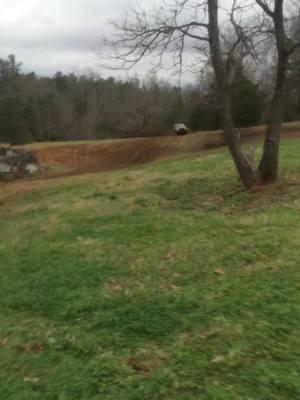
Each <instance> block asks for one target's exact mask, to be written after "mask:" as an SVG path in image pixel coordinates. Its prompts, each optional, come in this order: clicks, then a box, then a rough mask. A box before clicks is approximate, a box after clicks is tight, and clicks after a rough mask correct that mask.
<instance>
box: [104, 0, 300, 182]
mask: <svg viewBox="0 0 300 400" xmlns="http://www.w3.org/2000/svg"><path fill="white" fill-rule="evenodd" d="M287 1H289V0H286V2H287ZM290 1H291V2H293V0H290ZM228 3H229V2H228V1H225V0H223V1H221V0H220V1H219V0H174V2H173V3H171V4H164V5H163V6H162V7H160V8H158V9H156V10H154V11H152V12H147V11H145V10H137V9H135V10H131V11H130V12H129V13H128V14H127V16H125V17H124V18H122V19H120V20H117V21H113V26H114V29H115V32H116V37H115V38H114V39H112V40H105V44H106V45H107V46H108V48H109V53H108V56H109V58H110V60H111V59H114V60H116V61H119V62H121V64H119V65H118V66H116V67H114V68H122V69H128V68H131V67H132V66H134V65H135V64H137V63H138V62H140V61H142V60H143V59H144V58H145V57H147V56H149V55H150V56H151V57H152V58H151V59H152V60H153V59H156V64H155V67H162V66H163V65H164V60H166V59H167V60H168V59H170V57H171V60H172V61H171V66H173V67H175V69H176V70H177V72H179V73H181V72H182V71H183V67H184V57H183V54H184V50H186V49H193V50H196V51H198V52H199V58H198V59H197V60H196V62H197V63H198V67H199V68H200V64H199V63H203V62H206V63H207V64H206V65H209V64H211V65H212V66H213V70H214V72H215V76H216V81H217V85H218V90H219V98H220V112H221V116H222V120H223V129H224V136H225V140H226V143H227V145H228V148H229V151H230V153H231V155H232V158H233V160H234V163H235V166H236V168H237V171H238V173H239V176H240V178H241V181H242V182H243V184H244V186H245V188H251V187H252V186H253V185H255V184H257V183H265V182H269V181H274V180H276V179H277V176H278V154H279V142H280V131H281V122H282V109H283V95H284V85H285V78H286V71H287V66H288V61H289V57H290V55H291V54H292V53H293V51H294V50H295V49H296V48H297V46H299V44H298V43H295V42H293V41H292V40H291V39H290V38H289V37H288V36H287V33H286V32H287V29H286V24H287V23H288V18H287V15H285V9H284V0H230V3H231V4H230V7H228ZM225 6H226V7H225ZM226 21H227V25H226ZM225 25H226V30H225V29H224V26H225ZM229 26H230V27H231V28H229ZM228 32H230V35H228ZM270 36H272V38H273V39H274V43H275V45H276V51H277V74H276V83H275V88H274V95H273V99H272V103H271V108H270V110H271V111H270V115H269V119H268V126H267V132H266V137H265V143H264V151H263V155H262V159H261V162H260V164H259V167H258V168H257V169H256V168H255V167H253V165H251V164H250V163H249V161H248V159H247V157H246V156H245V155H244V153H243V151H242V148H241V145H240V141H239V135H238V134H237V132H236V130H235V127H234V122H233V110H232V98H231V77H232V71H231V70H230V67H231V65H234V63H233V64H232V63H231V62H230V60H231V59H232V57H238V58H239V59H240V61H241V62H242V60H243V59H244V58H245V57H248V56H249V55H252V56H256V52H257V47H258V46H259V44H260V42H261V41H263V40H265V39H266V37H270ZM169 66H170V65H169Z"/></svg>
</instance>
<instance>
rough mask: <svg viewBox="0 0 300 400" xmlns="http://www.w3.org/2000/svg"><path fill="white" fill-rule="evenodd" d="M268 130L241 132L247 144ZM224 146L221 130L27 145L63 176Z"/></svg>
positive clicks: (294, 132) (296, 132) (296, 131)
mask: <svg viewBox="0 0 300 400" xmlns="http://www.w3.org/2000/svg"><path fill="white" fill-rule="evenodd" d="M265 129H266V127H265V126H259V127H255V128H247V129H241V130H240V135H241V138H242V139H243V140H245V141H247V140H248V139H251V138H252V137H257V136H261V135H263V134H264V132H265ZM283 136H285V137H288V136H291V137H299V136H300V123H290V124H284V126H283ZM224 144H225V142H224V136H223V132H222V131H213V132H197V133H192V134H189V135H186V136H167V137H166V136H164V137H154V138H134V139H116V140H106V141H101V142H100V141H95V142H94V141H92V142H79V143H78V142H77V143H76V142H71V143H64V144H60V143H51V144H36V145H31V146H26V148H29V149H31V150H32V151H33V152H34V155H35V157H36V158H37V160H38V162H39V163H42V164H46V165H57V166H64V167H68V168H69V172H67V173H66V172H64V173H63V175H73V174H79V173H86V172H98V171H107V170H115V169H120V168H125V167H129V166H132V165H138V164H144V163H148V162H150V161H154V160H157V159H159V158H162V157H168V156H172V155H177V154H185V153H191V152H195V151H201V150H205V149H210V148H215V147H220V146H223V145H224Z"/></svg>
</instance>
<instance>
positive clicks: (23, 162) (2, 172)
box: [0, 144, 39, 179]
mask: <svg viewBox="0 0 300 400" xmlns="http://www.w3.org/2000/svg"><path fill="white" fill-rule="evenodd" d="M38 171H39V166H38V162H37V159H36V158H35V156H34V155H33V154H32V153H31V152H29V151H26V150H23V149H18V148H15V147H12V146H10V145H5V144H0V179H1V178H5V177H13V178H14V177H15V178H16V177H22V176H24V175H28V174H35V173H37V172H38Z"/></svg>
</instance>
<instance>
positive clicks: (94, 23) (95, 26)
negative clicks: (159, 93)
mask: <svg viewBox="0 0 300 400" xmlns="http://www.w3.org/2000/svg"><path fill="white" fill-rule="evenodd" d="M1 3H2V4H1V15H0V26H1V35H0V57H2V58H4V57H6V56H7V55H8V54H11V53H13V54H15V55H16V56H17V59H18V60H19V61H22V62H23V68H24V70H25V71H35V72H36V73H38V74H40V75H52V74H54V73H55V72H56V71H58V70H60V71H63V72H65V73H69V72H81V71H84V70H86V69H92V70H94V71H96V72H98V73H100V74H101V75H103V76H108V75H110V74H112V72H111V71H107V70H104V69H101V68H100V67H99V60H98V59H97V51H96V47H97V43H99V38H100V37H101V36H103V35H105V34H106V35H109V34H110V29H111V28H110V26H109V24H108V22H107V21H108V20H109V19H112V18H115V17H117V16H119V15H120V13H121V12H122V10H125V9H126V8H128V7H129V6H130V5H131V4H136V2H135V1H134V0H2V1H1ZM139 3H141V4H144V5H149V2H148V1H147V0H140V1H139ZM146 65H147V63H142V64H141V65H139V66H138V67H137V68H136V69H135V70H134V71H132V73H131V75H132V74H135V73H140V74H145V73H146ZM114 74H115V72H114ZM116 74H117V75H119V76H124V75H126V74H128V73H126V74H125V73H122V72H120V73H116ZM163 75H165V76H167V75H166V74H164V73H163Z"/></svg>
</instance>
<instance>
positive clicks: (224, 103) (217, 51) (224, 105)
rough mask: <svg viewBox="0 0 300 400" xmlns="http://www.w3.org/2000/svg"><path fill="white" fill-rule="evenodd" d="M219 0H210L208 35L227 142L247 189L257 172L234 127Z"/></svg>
mask: <svg viewBox="0 0 300 400" xmlns="http://www.w3.org/2000/svg"><path fill="white" fill-rule="evenodd" d="M218 6H219V5H218V0H208V16H209V23H208V36H209V46H210V51H211V59H212V64H213V68H214V71H215V75H216V79H217V83H218V89H219V93H220V99H221V116H222V120H223V129H224V136H225V141H226V144H227V146H228V148H229V151H230V154H231V156H232V158H233V161H234V163H235V166H236V168H237V170H238V173H239V176H240V178H241V181H242V183H243V185H244V186H245V188H246V189H250V188H251V187H252V186H253V185H254V184H255V183H256V181H257V173H256V171H255V170H254V169H253V167H252V166H251V165H250V163H249V161H248V160H247V158H246V157H245V155H244V154H243V152H242V149H241V146H240V141H239V138H238V135H237V133H236V131H235V128H234V122H233V113H232V105H231V94H230V92H231V88H230V84H229V81H228V77H227V73H226V70H225V66H224V62H223V60H222V53H221V46H220V37H219V22H218Z"/></svg>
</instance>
